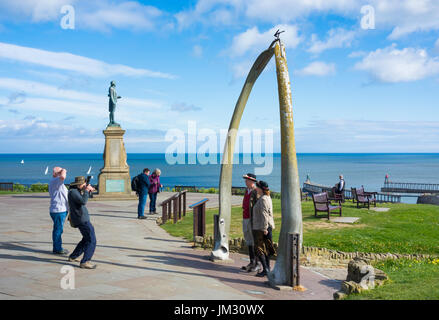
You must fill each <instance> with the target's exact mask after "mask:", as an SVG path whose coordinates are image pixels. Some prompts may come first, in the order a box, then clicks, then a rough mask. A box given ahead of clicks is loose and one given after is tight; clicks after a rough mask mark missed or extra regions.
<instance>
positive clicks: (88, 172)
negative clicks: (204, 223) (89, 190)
mask: <svg viewBox="0 0 439 320" xmlns="http://www.w3.org/2000/svg"><path fill="white" fill-rule="evenodd" d="M90 172H91V166H90V168H88V171H87V174H90Z"/></svg>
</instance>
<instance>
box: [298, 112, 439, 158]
mask: <svg viewBox="0 0 439 320" xmlns="http://www.w3.org/2000/svg"><path fill="white" fill-rule="evenodd" d="M322 136H324V137H325V140H324V143H321V144H318V143H313V144H310V143H309V142H310V141H319V140H321V139H320V138H321V137H322ZM296 143H297V148H298V149H299V150H300V152H366V153H368V152H385V153H388V152H437V150H438V148H439V122H438V121H380V120H378V121H373V120H358V119H337V120H335V119H329V120H315V121H312V122H310V123H309V124H308V125H307V126H304V127H297V128H296Z"/></svg>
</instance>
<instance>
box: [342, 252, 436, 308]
mask: <svg viewBox="0 0 439 320" xmlns="http://www.w3.org/2000/svg"><path fill="white" fill-rule="evenodd" d="M438 265H439V259H437V258H435V259H423V260H407V259H399V260H385V261H380V262H378V263H376V264H375V267H377V268H378V269H381V270H383V271H384V272H385V273H387V275H388V276H389V278H390V281H389V282H388V283H387V284H386V285H384V286H382V287H377V288H375V289H374V290H369V291H364V292H362V293H361V294H351V295H349V296H348V297H347V298H346V299H348V300H365V299H367V300H371V299H379V300H383V299H386V300H427V299H429V300H430V299H431V300H438V299H439V268H438Z"/></svg>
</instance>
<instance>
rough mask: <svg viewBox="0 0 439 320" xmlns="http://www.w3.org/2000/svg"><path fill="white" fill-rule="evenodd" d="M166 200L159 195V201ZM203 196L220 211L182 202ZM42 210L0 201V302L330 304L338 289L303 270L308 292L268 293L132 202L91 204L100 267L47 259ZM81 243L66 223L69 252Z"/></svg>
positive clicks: (25, 199)
mask: <svg viewBox="0 0 439 320" xmlns="http://www.w3.org/2000/svg"><path fill="white" fill-rule="evenodd" d="M170 195H172V193H168V194H166V193H160V194H159V200H158V203H160V201H162V200H164V199H166V198H167V197H168V196H170ZM205 197H208V198H209V199H210V200H209V202H207V206H208V208H212V207H217V206H218V195H214V194H198V193H192V194H191V193H188V197H187V199H188V201H187V205H190V204H191V203H194V202H197V201H199V200H201V199H203V198H205ZM232 199H233V203H234V205H240V204H241V202H242V197H238V196H235V197H232ZM48 207H49V198H48V197H47V195H46V194H32V195H8V196H4V195H2V196H0V299H2V300H3V299H4V300H6V299H72V300H84V299H170V300H172V299H184V300H209V299H220V300H235V299H240V300H252V299H332V294H333V292H335V291H337V290H338V288H339V283H338V282H337V281H338V280H336V279H328V277H326V276H324V275H322V274H319V273H316V272H314V271H313V270H312V269H306V268H302V279H303V284H304V286H305V287H307V289H308V290H307V291H305V292H303V293H300V292H280V291H276V290H274V289H271V288H269V287H268V286H267V285H266V284H265V281H266V280H265V279H260V278H257V277H255V276H254V275H253V274H247V273H243V272H241V271H240V267H241V265H243V264H247V261H246V257H245V256H243V255H238V254H232V258H233V259H234V263H233V264H231V265H222V264H215V263H212V262H210V261H208V260H207V259H206V257H207V256H208V255H209V254H210V251H202V250H194V249H192V248H191V244H190V243H187V242H186V241H184V240H183V239H180V238H175V237H172V236H170V235H169V234H168V233H166V232H165V231H164V230H163V229H162V228H160V227H159V226H157V224H156V222H155V220H156V218H157V217H158V216H160V214H156V215H148V216H147V219H145V220H138V219H137V202H136V201H118V202H116V201H106V202H98V201H93V202H89V204H88V208H89V211H90V214H91V221H92V223H93V225H94V226H95V230H96V236H97V248H96V252H95V255H94V257H93V262H94V263H96V264H97V265H98V268H97V269H96V270H84V269H80V268H79V263H77V262H69V261H68V260H67V257H62V256H57V255H53V254H52V252H51V251H52V242H51V236H52V235H51V230H52V220H51V218H50V215H49V212H48ZM158 208H159V207H158ZM80 239H81V236H80V233H79V231H78V230H77V229H74V228H71V227H70V225H69V224H68V223H67V222H66V224H65V226H64V234H63V245H64V247H65V248H66V249H68V250H69V251H70V252H71V251H72V250H73V249H74V247H75V245H76V244H77V243H78V242H79V240H80ZM65 265H67V266H72V267H73V270H74V274H75V289H74V290H63V289H61V287H60V281H61V279H62V277H63V276H64V274H62V273H61V268H62V267H63V266H65Z"/></svg>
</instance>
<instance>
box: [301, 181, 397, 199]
mask: <svg viewBox="0 0 439 320" xmlns="http://www.w3.org/2000/svg"><path fill="white" fill-rule="evenodd" d="M303 191H304V192H308V193H320V192H328V194H332V187H329V186H324V185H321V184H314V183H307V182H304V183H303ZM344 198H345V199H349V200H353V198H354V197H353V195H352V192H351V190H348V189H346V190H344ZM375 198H376V201H377V202H379V203H385V202H389V203H400V202H401V195H398V194H392V193H389V192H376V193H375Z"/></svg>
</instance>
